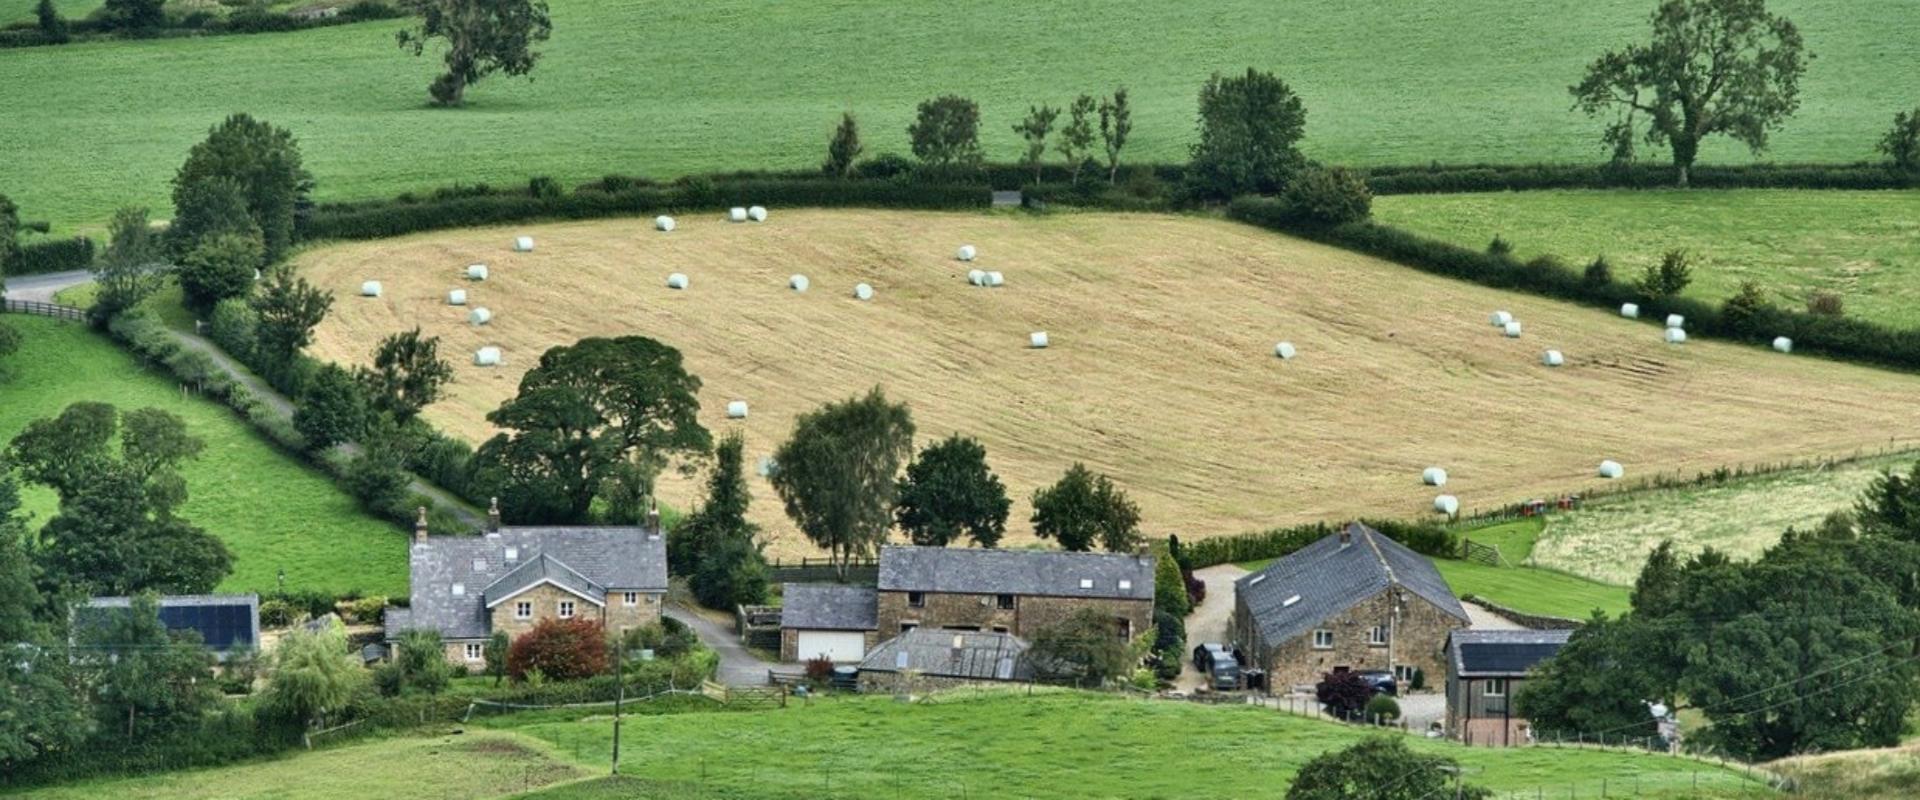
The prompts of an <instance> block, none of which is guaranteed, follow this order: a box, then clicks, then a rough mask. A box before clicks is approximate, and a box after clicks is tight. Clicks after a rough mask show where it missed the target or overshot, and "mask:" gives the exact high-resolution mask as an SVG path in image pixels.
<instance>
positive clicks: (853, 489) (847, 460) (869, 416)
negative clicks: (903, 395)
mask: <svg viewBox="0 0 1920 800" xmlns="http://www.w3.org/2000/svg"><path fill="white" fill-rule="evenodd" d="M912 452H913V414H912V413H911V412H910V411H908V410H907V406H906V404H904V403H891V402H888V401H887V398H886V395H885V394H883V393H882V392H881V391H880V387H877V386H876V387H874V388H873V390H872V391H869V392H868V393H867V394H866V396H865V397H856V398H849V399H847V400H841V401H838V402H833V403H828V404H826V405H825V406H822V407H820V408H819V409H817V410H814V411H809V412H807V413H805V414H802V415H800V418H799V419H797V420H795V421H794V424H793V437H792V438H790V439H788V440H787V441H786V442H785V443H784V444H782V445H780V448H779V449H778V450H776V451H775V452H774V456H773V458H774V472H773V475H772V476H771V481H772V483H773V490H774V492H776V493H778V494H779V495H780V501H781V503H782V504H783V505H784V507H785V508H786V512H787V516H788V517H790V518H792V519H793V521H794V523H795V524H796V525H798V526H799V527H800V532H801V533H804V534H806V536H807V539H808V540H810V541H812V542H813V543H814V544H815V545H818V546H819V547H821V548H823V549H825V550H827V551H828V552H829V553H831V554H832V558H833V560H834V563H835V565H836V567H837V570H838V572H839V574H840V575H841V576H842V577H845V575H846V568H847V565H848V563H849V562H851V561H852V560H853V559H854V558H855V557H858V556H863V555H866V554H867V553H870V552H872V551H873V549H874V547H876V546H877V545H879V544H880V543H881V542H883V541H885V540H886V536H887V530H888V529H889V528H891V527H892V526H893V501H894V497H895V496H896V494H897V492H898V491H899V487H898V485H897V484H896V483H894V477H895V476H896V475H898V474H899V472H900V464H901V462H903V461H906V460H907V457H908V456H909V455H911V454H912Z"/></svg>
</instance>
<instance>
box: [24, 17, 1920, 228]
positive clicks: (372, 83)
mask: <svg viewBox="0 0 1920 800" xmlns="http://www.w3.org/2000/svg"><path fill="white" fill-rule="evenodd" d="M33 5H34V3H33V0H0V22H13V21H16V20H22V19H28V18H30V17H31V14H32V9H33ZM173 5H174V6H175V7H176V8H180V9H182V10H184V8H185V2H183V0H176V2H175V3H174V4H173ZM1656 5H1657V3H1656V2H1655V0H1589V2H1582V3H1515V2H1511V0H1454V2H1449V3H1354V2H1334V1H1333V0H1205V2H1198V3H1169V2H1165V0H1109V1H1108V2H1104V3H1101V4H1099V5H1097V6H1089V5H1084V4H1072V3H1059V2H1031V1H1030V0H974V1H973V2H967V3H901V2H891V1H890V0H814V1H813V2H806V3H768V2H763V0H703V2H698V3H687V2H681V3H656V2H643V1H642V0H574V1H573V2H565V3H554V4H553V28H554V29H553V38H552V40H551V41H549V42H547V43H546V44H545V45H543V46H542V47H541V48H540V49H541V51H542V52H543V53H544V56H543V57H542V59H541V61H540V64H539V66H538V67H537V68H536V69H535V70H534V73H533V80H532V81H527V80H516V79H512V78H508V77H505V76H499V75H496V76H494V77H492V78H489V79H487V80H485V81H482V82H481V83H479V84H478V85H476V86H474V87H473V89H472V91H471V92H469V94H468V98H467V99H468V105H467V106H466V107H465V108H460V109H439V108H433V107H430V106H429V105H428V103H427V84H428V83H429V82H430V81H432V80H433V77H434V76H435V75H436V74H437V73H438V71H439V70H440V69H441V65H440V63H439V59H438V57H437V54H438V53H439V52H440V50H439V48H438V47H436V48H434V49H433V50H432V51H431V52H432V53H433V54H435V55H432V56H430V57H427V58H413V57H410V56H408V55H407V54H405V53H402V52H401V51H400V50H399V49H398V48H396V47H395V46H394V40H393V36H394V32H395V31H397V30H399V29H401V28H402V27H404V26H405V25H404V23H403V22H402V21H400V20H385V21H379V22H368V23H363V24H358V25H345V26H339V27H331V28H325V29H320V30H310V31H299V32H295V33H285V34H262V35H255V36H217V37H182V38H167V39H155V40H146V41H120V42H102V43H95V44H80V45H70V46H62V47H33V48H18V49H10V50H0V75H4V76H6V80H4V81H0V107H4V108H6V109H8V113H6V114H4V115H0V187H5V191H6V193H7V194H8V195H9V196H11V197H12V198H13V200H14V201H15V202H17V203H19V204H20V208H21V213H22V214H23V215H24V216H27V217H30V218H32V219H36V220H50V221H52V222H53V223H54V224H55V225H56V226H58V228H59V229H60V230H62V231H65V230H68V229H69V228H71V227H75V226H81V227H96V228H97V227H102V226H103V225H104V223H105V221H106V219H107V218H108V217H110V216H111V215H112V213H113V210H114V209H115V208H117V207H119V206H121V205H124V204H128V203H133V204H140V205H148V206H151V207H153V208H154V210H155V212H156V215H157V216H161V217H165V216H169V214H168V213H167V212H166V211H164V209H167V208H169V207H170V203H169V202H168V190H169V185H168V179H169V178H171V177H172V176H173V173H174V171H175V170H176V169H178V167H179V165H180V162H181V161H182V160H184V159H185V157H186V153H187V149H188V148H189V147H191V146H192V145H193V143H194V142H197V141H199V140H201V139H202V138H204V137H205V136H206V132H207V128H208V127H209V126H212V125H214V124H215V123H217V122H219V121H220V120H221V119H222V118H223V117H225V116H226V115H228V114H231V113H233V112H235V111H246V112H249V113H251V114H253V115H255V116H257V117H261V118H264V119H267V120H270V121H272V122H273V123H275V124H277V125H281V126H284V127H286V128H288V129H289V130H291V131H293V133H294V135H296V136H298V137H299V138H300V144H301V147H302V150H303V152H304V155H305V157H306V163H307V165H308V167H310V168H311V169H312V170H313V173H314V176H315V179H316V182H317V188H316V193H317V197H318V198H319V199H321V200H341V199H361V198H367V197H390V196H392V195H394V194H396V193H399V192H402V191H411V190H419V189H423V188H431V187H438V186H445V185H447V184H451V183H455V182H460V183H469V184H470V183H474V182H478V181H487V182H491V183H494V184H496V185H501V184H517V185H524V183H525V181H526V180H527V178H528V177H529V176H531V175H551V176H553V177H554V178H557V179H558V180H560V181H561V182H563V183H566V184H575V183H579V182H583V181H587V180H592V179H595V178H599V177H601V176H602V175H605V174H607V173H609V172H620V173H627V174H641V175H648V176H651V177H654V178H671V177H674V176H677V175H681V174H686V173H693V172H714V171H732V170H740V169H763V168H788V169H812V168H814V167H815V166H817V165H818V164H819V163H820V160H821V158H822V156H823V155H824V154H825V150H826V143H827V136H828V134H829V133H830V132H831V131H832V130H833V126H834V123H835V122H837V121H838V120H839V118H840V114H841V112H842V111H852V112H853V113H854V114H856V115H857V116H858V117H859V119H860V123H861V134H862V137H861V138H862V140H863V141H864V142H865V143H866V145H867V152H868V153H869V154H875V153H881V152H894V153H901V154H905V153H907V152H908V148H907V136H906V129H907V124H908V123H909V122H910V121H911V119H912V116H913V113H914V104H916V103H918V102H920V101H921V100H924V99H927V98H930V97H934V96H937V95H941V94H947V93H952V94H960V95H965V96H968V97H971V98H973V99H974V100H976V101H978V102H979V103H980V108H981V125H980V138H981V146H982V149H983V151H984V153H985V154H986V156H987V157H988V158H990V159H993V160H996V161H1011V160H1013V159H1014V158H1016V157H1017V156H1018V154H1019V153H1020V152H1021V151H1022V148H1021V144H1020V139H1019V137H1018V136H1017V135H1015V134H1014V133H1013V131H1012V125H1013V124H1014V123H1015V122H1018V121H1019V120H1020V118H1021V117H1022V116H1024V115H1025V114H1026V112H1027V107H1028V105H1030V104H1038V103H1048V104H1051V105H1053V106H1055V107H1064V106H1066V105H1067V104H1068V103H1070V102H1072V100H1073V98H1074V96H1075V95H1078V94H1080V93H1082V92H1086V93H1089V94H1094V95H1101V94H1106V93H1109V92H1111V91H1113V89H1114V87H1116V86H1122V85H1124V86H1126V87H1128V89H1129V90H1130V91H1131V95H1132V99H1133V105H1134V107H1135V113H1134V123H1135V124H1134V131H1133V137H1132V143H1131V144H1129V145H1128V147H1127V153H1126V157H1127V158H1128V159H1129V160H1131V161H1133V162H1134V163H1143V162H1147V161H1162V162H1165V161H1184V160H1185V159H1186V158H1187V148H1188V145H1190V144H1191V143H1192V142H1193V138H1194V112H1195V103H1196V96H1197V94H1198V92H1199V89H1200V85H1201V83H1203V82H1204V81H1205V80H1206V78H1207V75H1208V74H1209V73H1212V72H1215V71H1221V72H1237V71H1241V70H1245V69H1246V68H1248V67H1257V68H1259V69H1263V70H1271V71H1273V72H1275V73H1276V74H1278V75H1280V76H1282V77H1283V78H1285V79H1286V80H1287V81H1288V83H1289V84H1291V85H1292V86H1293V87H1294V89H1295V90H1296V91H1297V92H1299V94H1300V96H1301V98H1302V100H1303V101H1304V102H1305V104H1306V107H1307V109H1308V122H1307V137H1306V140H1305V141H1304V142H1303V147H1304V148H1305V149H1306V151H1307V153H1308V155H1310V156H1312V157H1314V158H1317V159H1321V160H1324V161H1328V162H1331V163H1342V164H1356V165H1377V164H1426V163H1428V162H1431V161H1440V162H1443V163H1477V162H1505V163H1514V162H1538V161H1551V162H1573V163H1597V162H1599V161H1601V160H1603V159H1605V158H1606V155H1607V150H1606V148H1605V147H1604V146H1602V145H1601V143H1600V141H1599V133H1600V130H1601V129H1602V128H1603V127H1604V126H1605V124H1606V123H1607V122H1608V121H1610V120H1611V117H1607V118H1603V119H1597V120H1596V119H1590V118H1588V117H1586V116H1585V115H1583V114H1579V113H1576V112H1574V111H1572V110H1570V108H1569V107H1570V106H1571V104H1572V103H1571V98H1570V97H1569V96H1568V94H1567V86H1568V85H1569V84H1572V83H1574V82H1576V81H1578V80H1579V79H1580V74H1581V70H1582V69H1583V68H1585V67H1586V65H1587V64H1588V63H1589V62H1591V61H1592V60H1593V59H1594V58H1595V57H1596V56H1598V55H1599V54H1600V53H1601V52H1602V51H1603V50H1606V49H1608V48H1618V47H1621V46H1624V45H1626V44H1627V43H1629V42H1632V41H1636V40H1640V39H1643V38H1644V37H1645V36H1646V32H1647V30H1648V25H1647V17H1648V15H1649V14H1651V13H1652V12H1653V10H1654V7H1655V6H1656ZM1767 5H1768V8H1769V9H1770V10H1775V11H1777V12H1779V13H1781V14H1783V15H1785V16H1787V17H1788V18H1790V19H1792V20H1793V21H1794V23H1795V24H1797V25H1798V26H1799V27H1800V30H1801V32H1802V34H1803V35H1804V36H1805V38H1806V42H1807V47H1808V48H1809V49H1810V50H1811V51H1812V52H1813V53H1814V54H1816V55H1817V56H1818V57H1817V58H1815V59H1814V60H1813V61H1812V62H1811V63H1810V64H1809V66H1808V68H1807V74H1806V76H1805V79H1804V80H1802V81H1801V87H1802V91H1801V97H1802V101H1803V103H1802V106H1801V109H1800V111H1799V113H1798V114H1797V115H1795V116H1794V118H1793V119H1792V120H1790V121H1788V122H1787V124H1785V125H1784V126H1782V127H1781V129H1780V130H1779V131H1778V132H1776V133H1775V134H1774V135H1773V137H1772V138H1771V141H1770V144H1771V149H1770V150H1769V151H1768V152H1767V153H1766V154H1765V156H1764V157H1765V158H1768V159H1773V160H1778V161H1782V162H1810V161H1819V162H1852V161H1858V160H1862V159H1871V158H1877V156H1876V155H1875V154H1874V152H1873V143H1874V141H1875V140H1876V139H1878V138H1879V136H1880V134H1881V133H1882V132H1884V131H1885V130H1886V129H1887V128H1888V127H1889V126H1891V125H1892V122H1893V115H1894V112H1896V111H1899V110H1901V109H1907V108H1912V107H1913V105H1914V103H1915V102H1916V100H1915V97H1914V95H1913V88H1914V81H1913V76H1914V75H1915V74H1916V73H1920V48H1916V47H1914V46H1912V41H1913V40H1912V35H1911V32H1912V31H1914V30H1916V29H1920V5H1916V4H1915V3H1913V2H1912V0H1772V2H1769V3H1768V4H1767ZM62 8H63V9H65V10H66V11H68V12H69V13H79V12H80V10H81V9H80V8H77V7H76V6H75V5H73V4H67V3H64V2H63V3H62ZM1061 123H1062V124H1064V123H1065V120H1062V121H1061ZM1047 156H1048V158H1049V159H1051V160H1055V161H1058V160H1059V159H1058V158H1057V157H1056V155H1055V154H1054V153H1053V152H1051V151H1049V152H1048V153H1047ZM1642 156H1643V157H1644V158H1647V159H1650V160H1658V159H1662V158H1665V153H1664V151H1658V150H1655V149H1654V148H1652V147H1646V146H1643V148H1642ZM1701 157H1702V159H1704V160H1706V161H1711V162H1715V163H1746V162H1749V161H1752V160H1754V157H1753V156H1752V155H1750V154H1749V153H1748V152H1747V150H1746V148H1744V147H1742V146H1741V145H1739V144H1738V143H1735V142H1732V141H1731V140H1728V139H1727V138H1725V137H1714V138H1712V139H1709V140H1708V141H1707V142H1705V146H1704V147H1703V149H1702V153H1701Z"/></svg>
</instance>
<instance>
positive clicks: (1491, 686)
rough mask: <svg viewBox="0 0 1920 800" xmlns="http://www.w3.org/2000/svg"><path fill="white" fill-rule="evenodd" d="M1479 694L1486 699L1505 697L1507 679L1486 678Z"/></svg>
mask: <svg viewBox="0 0 1920 800" xmlns="http://www.w3.org/2000/svg"><path fill="white" fill-rule="evenodd" d="M1481 694H1482V695H1484V696H1486V697H1506V696H1507V679H1506V678H1488V679H1487V682H1486V685H1485V686H1483V687H1481Z"/></svg>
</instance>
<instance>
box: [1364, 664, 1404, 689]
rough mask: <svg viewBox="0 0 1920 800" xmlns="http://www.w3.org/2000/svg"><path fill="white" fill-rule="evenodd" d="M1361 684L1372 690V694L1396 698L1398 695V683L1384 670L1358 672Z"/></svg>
mask: <svg viewBox="0 0 1920 800" xmlns="http://www.w3.org/2000/svg"><path fill="white" fill-rule="evenodd" d="M1360 680H1361V682H1363V683H1365V684H1366V685H1367V688H1369V689H1372V690H1373V693H1374V694H1384V695H1390V696H1397V695H1399V694H1400V681H1399V680H1397V679H1395V678H1394V677H1393V673H1392V672H1388V671H1387V670H1384V669H1366V670H1361V671H1360Z"/></svg>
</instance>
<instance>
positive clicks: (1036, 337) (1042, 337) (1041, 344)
mask: <svg viewBox="0 0 1920 800" xmlns="http://www.w3.org/2000/svg"><path fill="white" fill-rule="evenodd" d="M1027 346H1028V347H1031V348H1033V349H1035V350H1042V349H1045V348H1046V346H1047V332H1046V331H1034V332H1033V333H1029V334H1027Z"/></svg>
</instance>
